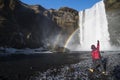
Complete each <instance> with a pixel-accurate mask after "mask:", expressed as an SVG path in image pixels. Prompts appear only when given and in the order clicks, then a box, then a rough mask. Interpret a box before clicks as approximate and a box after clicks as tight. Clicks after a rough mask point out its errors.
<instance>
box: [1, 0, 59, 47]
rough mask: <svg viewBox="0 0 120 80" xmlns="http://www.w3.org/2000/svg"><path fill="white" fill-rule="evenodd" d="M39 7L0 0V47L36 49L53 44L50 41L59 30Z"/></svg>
mask: <svg viewBox="0 0 120 80" xmlns="http://www.w3.org/2000/svg"><path fill="white" fill-rule="evenodd" d="M45 11H47V10H46V9H45V8H43V7H42V6H40V5H27V4H24V3H22V2H21V1H19V0H0V46H2V47H14V48H26V47H28V48H37V47H43V46H44V45H46V44H47V43H48V44H53V43H52V41H51V39H55V36H56V35H57V34H59V32H60V31H61V28H60V27H59V26H58V25H57V24H56V23H55V22H53V21H52V20H51V19H50V18H49V17H47V16H45V15H44V12H45Z"/></svg>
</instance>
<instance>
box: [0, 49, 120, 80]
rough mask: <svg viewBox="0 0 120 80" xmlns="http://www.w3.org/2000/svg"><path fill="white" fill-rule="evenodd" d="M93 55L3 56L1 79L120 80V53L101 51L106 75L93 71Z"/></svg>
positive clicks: (0, 68) (0, 70) (0, 59)
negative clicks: (91, 70)
mask: <svg viewBox="0 0 120 80" xmlns="http://www.w3.org/2000/svg"><path fill="white" fill-rule="evenodd" d="M89 53H90V52H72V53H50V54H30V55H28V54H27V55H25V54H17V55H15V54H11V55H8V56H3V55H1V56H0V80H120V60H119V59H120V52H117V51H116V52H115V51H114V52H112V51H111V52H101V54H102V56H103V59H104V61H105V62H106V74H102V73H101V72H95V71H94V72H90V71H89V69H90V68H91V66H92V60H91V56H90V54H89Z"/></svg>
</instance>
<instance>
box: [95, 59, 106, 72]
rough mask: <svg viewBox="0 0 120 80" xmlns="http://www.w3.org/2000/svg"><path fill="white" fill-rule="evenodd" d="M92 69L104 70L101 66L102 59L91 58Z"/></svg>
mask: <svg viewBox="0 0 120 80" xmlns="http://www.w3.org/2000/svg"><path fill="white" fill-rule="evenodd" d="M93 69H94V70H95V71H100V72H101V71H104V68H103V64H102V61H101V59H96V60H93Z"/></svg>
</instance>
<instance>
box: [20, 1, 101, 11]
mask: <svg viewBox="0 0 120 80" xmlns="http://www.w3.org/2000/svg"><path fill="white" fill-rule="evenodd" d="M21 1H22V2H24V3H26V4H30V5H36V4H38V5H41V6H43V7H44V8H46V9H50V8H53V9H59V8H60V7H69V8H73V9H75V10H77V11H81V10H84V9H87V8H90V7H92V6H93V5H94V4H95V3H97V2H99V1H100V0H21Z"/></svg>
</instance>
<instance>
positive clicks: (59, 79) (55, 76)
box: [30, 52, 120, 80]
mask: <svg viewBox="0 0 120 80" xmlns="http://www.w3.org/2000/svg"><path fill="white" fill-rule="evenodd" d="M102 56H103V61H105V62H106V74H102V72H90V71H89V69H90V68H91V65H92V60H91V58H90V55H89V54H83V55H82V58H84V59H85V60H82V61H80V62H79V63H77V64H71V65H66V66H61V68H51V69H48V70H47V71H45V72H37V74H36V75H35V76H31V78H30V80H120V61H119V58H120V53H119V52H103V53H102Z"/></svg>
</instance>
